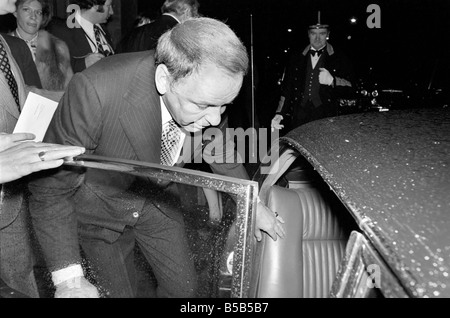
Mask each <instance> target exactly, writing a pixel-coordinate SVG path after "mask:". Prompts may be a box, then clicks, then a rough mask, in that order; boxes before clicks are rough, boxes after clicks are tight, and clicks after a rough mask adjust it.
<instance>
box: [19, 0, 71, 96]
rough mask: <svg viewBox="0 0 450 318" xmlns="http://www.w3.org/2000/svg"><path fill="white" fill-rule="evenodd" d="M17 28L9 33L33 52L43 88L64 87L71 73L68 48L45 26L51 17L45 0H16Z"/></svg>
mask: <svg viewBox="0 0 450 318" xmlns="http://www.w3.org/2000/svg"><path fill="white" fill-rule="evenodd" d="M16 6H17V11H16V12H15V13H14V16H15V17H16V20H17V28H16V29H15V30H14V31H13V32H11V33H10V35H13V36H16V37H18V38H21V39H22V40H24V41H25V42H26V43H27V44H28V47H29V49H30V51H31V54H32V55H33V59H34V62H35V64H36V67H37V70H38V73H39V77H40V79H41V83H42V88H43V89H46V90H52V91H63V90H65V88H66V87H67V84H68V83H69V81H70V79H71V78H72V76H73V71H72V68H71V66H70V54H69V49H68V47H67V45H66V43H65V42H64V41H62V40H61V39H58V38H57V37H55V36H53V35H51V34H50V33H49V32H47V31H45V30H44V27H45V26H46V25H47V23H48V22H49V21H50V20H51V17H52V13H51V11H52V10H51V5H50V2H49V1H48V0H17V2H16Z"/></svg>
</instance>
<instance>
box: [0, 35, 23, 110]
mask: <svg viewBox="0 0 450 318" xmlns="http://www.w3.org/2000/svg"><path fill="white" fill-rule="evenodd" d="M0 70H1V71H2V73H3V74H4V75H5V78H6V81H7V82H8V85H9V89H10V90H11V93H12V95H13V97H14V100H15V101H16V104H17V108H18V109H19V112H20V102H19V89H18V87H17V82H16V79H15V78H14V75H13V73H12V72H11V65H10V64H9V59H8V54H7V53H6V50H5V48H4V46H3V43H2V41H0Z"/></svg>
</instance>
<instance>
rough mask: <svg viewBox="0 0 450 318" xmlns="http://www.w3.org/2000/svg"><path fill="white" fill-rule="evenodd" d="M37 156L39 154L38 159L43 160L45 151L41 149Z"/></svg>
mask: <svg viewBox="0 0 450 318" xmlns="http://www.w3.org/2000/svg"><path fill="white" fill-rule="evenodd" d="M38 156H39V159H40V160H41V161H45V157H44V156H45V151H41V152H40V153H39V154H38Z"/></svg>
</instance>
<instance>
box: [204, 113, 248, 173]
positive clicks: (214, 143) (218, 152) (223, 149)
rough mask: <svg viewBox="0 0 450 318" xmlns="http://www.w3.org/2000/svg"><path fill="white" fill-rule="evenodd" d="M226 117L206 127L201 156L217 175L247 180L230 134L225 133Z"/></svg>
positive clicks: (226, 126)
mask: <svg viewBox="0 0 450 318" xmlns="http://www.w3.org/2000/svg"><path fill="white" fill-rule="evenodd" d="M227 128H228V119H227V118H226V117H225V118H224V120H223V121H222V122H221V123H220V125H219V126H218V127H215V128H211V127H210V128H208V129H207V132H206V133H205V134H204V136H203V139H204V140H205V143H204V147H203V158H204V160H205V161H206V162H208V163H209V166H210V167H211V170H212V171H213V172H214V173H217V174H219V175H223V176H227V177H233V178H239V179H246V180H249V179H250V178H249V176H248V173H247V171H246V169H245V167H244V165H243V160H242V158H241V157H240V155H239V153H238V152H237V151H236V146H235V143H234V141H233V140H232V138H231V137H232V136H231V134H229V133H227Z"/></svg>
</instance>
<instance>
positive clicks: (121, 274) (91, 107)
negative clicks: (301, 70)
mask: <svg viewBox="0 0 450 318" xmlns="http://www.w3.org/2000/svg"><path fill="white" fill-rule="evenodd" d="M247 69H248V55H247V51H246V49H245V47H244V45H243V44H242V42H241V41H240V40H239V39H238V37H237V36H236V35H235V33H234V32H233V31H232V30H231V29H230V28H229V27H228V26H227V25H226V24H224V23H222V22H220V21H217V20H214V19H209V18H196V19H189V20H186V21H185V22H183V23H181V24H178V25H176V26H175V27H174V28H172V29H171V30H169V31H167V33H165V34H164V35H163V36H162V37H161V38H160V39H159V42H158V46H157V48H156V53H155V54H153V52H151V51H144V52H136V53H130V54H117V55H115V56H113V57H111V58H108V60H107V61H106V60H105V61H100V62H99V63H97V64H96V65H94V66H92V67H91V68H89V69H87V70H85V71H84V72H82V73H80V74H75V75H74V77H73V79H72V81H71V83H70V84H69V87H68V90H67V93H66V94H65V96H64V98H63V99H62V101H61V103H60V105H59V107H58V109H57V110H56V113H55V116H54V118H53V121H52V123H51V124H50V127H49V130H48V133H47V135H46V139H45V141H47V142H55V143H60V142H66V143H67V142H68V143H70V144H71V145H78V146H83V147H85V148H86V149H87V150H86V151H87V153H89V154H95V155H101V156H108V157H114V158H123V159H131V160H140V161H144V162H151V163H158V164H164V165H168V166H173V165H175V164H177V165H181V166H182V165H183V164H184V163H185V162H189V161H191V160H192V157H193V154H198V155H202V156H203V157H205V158H210V160H208V162H210V167H211V169H212V171H213V172H214V173H217V174H221V175H226V176H230V177H237V178H244V179H249V177H248V174H247V172H246V171H245V168H244V167H243V165H242V163H239V162H238V161H237V160H232V159H233V158H235V156H236V153H235V147H234V143H233V141H232V140H231V139H230V136H229V135H228V134H226V133H224V134H223V136H227V138H219V137H218V138H211V136H210V135H209V137H208V131H207V130H204V129H206V128H208V127H209V126H217V127H220V128H221V129H222V131H223V129H225V128H226V127H221V125H220V124H221V121H222V118H221V115H222V114H223V112H224V111H225V109H226V105H228V104H230V103H231V102H232V101H233V99H234V98H235V97H236V96H237V94H238V93H239V90H240V89H241V86H242V82H243V77H244V75H245V74H246V72H247ZM104 83H108V85H104ZM80 125H81V126H80ZM169 131H170V132H169ZM80 132H83V133H80ZM169 135H170V137H169ZM194 137H195V138H199V139H200V140H203V141H204V144H208V143H213V144H212V146H214V147H204V146H205V145H204V144H202V143H198V144H196V145H194V146H193V147H189V145H192V143H193V141H194ZM208 138H209V140H208ZM199 139H195V140H199ZM168 142H170V143H171V144H172V146H169V145H168ZM225 145H226V146H225ZM210 146H211V144H210ZM211 149H215V151H214V153H212V151H211ZM219 149H221V150H219ZM183 150H184V151H183ZM230 160H232V161H233V162H232V163H230ZM29 189H30V191H31V193H32V195H31V198H30V200H31V204H30V207H31V215H32V219H33V225H34V226H35V229H36V234H37V236H38V238H39V241H40V243H41V246H42V248H43V250H44V253H45V256H46V260H47V264H48V265H49V266H50V268H51V270H52V280H53V282H54V284H55V287H56V294H55V296H56V297H74V296H81V297H97V296H98V294H97V288H98V289H99V290H100V291H101V294H102V295H104V296H109V297H134V296H135V295H136V283H135V279H134V278H135V268H134V260H133V255H134V254H133V247H134V246H135V244H136V243H137V244H138V245H139V247H140V248H141V250H142V252H143V254H144V255H145V257H146V259H147V261H148V263H149V264H150V265H151V267H152V270H153V272H154V274H155V277H156V278H157V295H158V296H159V297H194V296H196V289H197V277H196V272H195V268H194V264H193V261H192V259H191V257H190V250H189V246H188V242H187V238H186V233H185V228H184V224H183V223H184V221H183V218H182V215H181V213H180V211H179V210H178V208H179V205H177V206H172V205H171V204H168V203H165V200H164V199H162V197H164V196H166V195H170V194H167V192H166V190H167V189H166V188H164V187H162V186H161V184H153V183H151V182H149V181H148V180H142V179H139V178H136V177H134V176H131V175H130V176H127V178H126V177H125V176H124V175H123V174H120V175H116V174H114V173H108V175H105V174H104V173H103V172H101V171H96V170H95V169H90V170H88V171H86V172H82V171H73V170H72V171H70V170H58V171H54V172H53V173H52V174H51V175H48V176H46V177H43V178H41V179H36V180H34V182H32V183H30V185H29ZM171 197H172V196H171ZM166 200H167V199H166ZM75 202H76V204H75ZM130 207H133V208H132V209H130ZM261 231H265V232H266V233H268V234H269V235H270V236H271V237H272V238H273V239H274V240H276V239H277V236H280V237H284V235H285V233H284V228H283V226H282V220H280V219H278V218H277V217H276V214H275V213H273V212H272V211H270V210H269V209H268V208H267V207H266V206H264V205H263V204H262V202H259V203H258V206H257V215H256V229H255V232H256V234H255V235H256V236H257V237H258V236H259V239H260V238H261V237H260V236H261ZM79 239H80V242H81V246H82V249H83V251H84V253H85V254H86V258H87V261H88V263H89V264H90V267H89V268H90V270H91V271H92V272H93V275H92V277H93V278H94V280H95V281H91V282H89V281H88V280H87V279H86V278H85V277H84V272H83V269H82V267H81V261H82V260H81V256H80V249H79ZM92 283H95V287H94V285H93V284H92Z"/></svg>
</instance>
